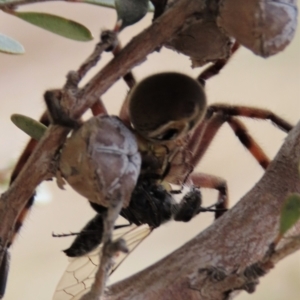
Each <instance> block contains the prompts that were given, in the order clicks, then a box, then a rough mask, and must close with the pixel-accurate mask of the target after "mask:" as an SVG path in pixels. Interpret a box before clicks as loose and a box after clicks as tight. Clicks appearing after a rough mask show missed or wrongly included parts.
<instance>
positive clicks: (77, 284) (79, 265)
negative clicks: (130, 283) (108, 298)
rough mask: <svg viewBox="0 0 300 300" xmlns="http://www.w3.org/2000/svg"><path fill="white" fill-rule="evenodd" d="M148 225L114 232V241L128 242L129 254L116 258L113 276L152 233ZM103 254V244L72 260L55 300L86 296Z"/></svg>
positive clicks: (59, 285)
mask: <svg viewBox="0 0 300 300" xmlns="http://www.w3.org/2000/svg"><path fill="white" fill-rule="evenodd" d="M151 231H152V229H151V228H150V227H149V226H148V225H141V226H137V225H130V226H128V227H122V228H119V229H117V230H115V231H114V236H113V240H116V239H119V238H123V239H124V240H125V241H126V244H127V248H128V250H129V251H128V253H120V254H118V256H117V257H116V258H115V264H114V266H113V268H112V269H111V271H110V274H112V273H113V272H114V271H115V270H116V269H117V268H118V267H119V266H120V264H121V263H122V262H123V261H124V260H125V259H126V257H127V256H128V255H129V254H130V253H131V252H132V251H133V250H134V249H135V248H136V247H137V246H138V245H139V244H140V243H141V242H142V241H143V240H144V239H145V238H146V237H147V236H148V235H149V234H150V233H151ZM101 253H102V244H101V245H100V246H99V247H98V248H96V249H95V250H94V251H91V252H90V253H88V254H87V255H84V256H79V257H74V258H70V264H69V265H68V267H67V269H66V271H65V273H64V274H63V276H62V277H61V279H60V281H59V283H58V285H57V287H56V291H55V293H54V296H53V300H76V299H80V298H81V297H82V296H83V295H84V294H86V293H87V292H88V291H89V290H90V288H91V286H92V284H93V282H94V278H95V274H96V272H97V269H98V266H99V263H100V259H101Z"/></svg>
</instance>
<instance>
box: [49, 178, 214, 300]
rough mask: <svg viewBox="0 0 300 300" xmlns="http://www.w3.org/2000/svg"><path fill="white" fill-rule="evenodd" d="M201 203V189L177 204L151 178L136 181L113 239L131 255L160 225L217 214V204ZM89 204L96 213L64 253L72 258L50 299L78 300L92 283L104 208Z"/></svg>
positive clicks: (97, 260) (195, 189)
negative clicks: (119, 240)
mask: <svg viewBox="0 0 300 300" xmlns="http://www.w3.org/2000/svg"><path fill="white" fill-rule="evenodd" d="M176 192H177V191H176ZM201 203H202V199H201V193H200V190H199V189H197V188H195V187H192V188H190V191H189V192H188V193H187V194H186V195H185V196H184V197H183V198H182V199H181V201H180V202H179V203H177V202H176V200H175V199H174V197H173V196H172V191H170V192H168V191H167V190H166V189H165V188H164V186H163V185H161V184H157V183H156V184H155V183H154V182H153V180H150V179H146V180H145V179H141V178H139V181H138V183H137V185H136V187H135V189H134V191H133V193H132V197H131V201H130V204H129V206H128V207H126V208H123V209H122V211H121V213H120V215H121V216H122V217H124V218H125V219H126V220H128V221H129V224H127V225H119V226H116V227H115V239H117V238H124V239H125V240H126V243H127V247H128V249H129V253H130V252H132V251H133V250H134V249H135V248H136V247H137V246H138V245H139V244H140V243H141V242H142V241H143V240H144V239H145V238H146V237H147V236H148V235H149V234H150V233H151V232H152V231H153V229H155V228H157V227H159V226H160V225H161V224H163V223H166V222H168V221H170V220H175V221H181V222H188V221H190V220H191V219H192V218H193V217H194V216H196V215H197V214H199V213H200V212H206V211H216V209H213V207H214V206H215V205H216V204H215V205H212V206H210V207H207V208H204V207H202V206H201ZM91 205H92V207H93V208H94V209H95V210H96V211H97V214H96V216H95V217H94V218H93V219H92V220H90V221H89V222H88V223H87V224H86V226H85V227H84V228H83V229H82V230H81V232H80V233H78V235H77V237H76V239H75V240H74V242H73V243H72V245H71V246H70V247H69V248H68V249H66V250H64V252H65V253H66V255H67V256H69V257H72V259H71V263H70V265H69V266H68V268H67V270H66V272H65V273H64V274H63V276H62V278H61V280H60V282H59V284H58V286H57V289H56V292H55V294H54V297H53V300H58V299H59V300H64V299H72V300H75V299H80V297H81V296H82V295H84V294H85V293H87V291H88V290H89V288H90V287H91V285H92V284H93V282H94V276H95V273H96V270H97V266H98V264H99V259H100V257H99V253H100V252H101V240H102V234H103V219H104V217H105V214H106V210H107V209H106V208H105V207H102V206H100V205H97V204H94V203H91ZM58 236H61V235H58ZM99 246H100V247H99ZM127 255H128V254H126V255H121V254H120V256H119V257H118V258H116V263H115V265H114V267H113V268H112V270H111V271H110V274H112V273H113V272H114V271H115V270H116V268H117V267H118V266H119V265H120V264H121V263H122V262H123V261H124V259H125V258H126V256H127Z"/></svg>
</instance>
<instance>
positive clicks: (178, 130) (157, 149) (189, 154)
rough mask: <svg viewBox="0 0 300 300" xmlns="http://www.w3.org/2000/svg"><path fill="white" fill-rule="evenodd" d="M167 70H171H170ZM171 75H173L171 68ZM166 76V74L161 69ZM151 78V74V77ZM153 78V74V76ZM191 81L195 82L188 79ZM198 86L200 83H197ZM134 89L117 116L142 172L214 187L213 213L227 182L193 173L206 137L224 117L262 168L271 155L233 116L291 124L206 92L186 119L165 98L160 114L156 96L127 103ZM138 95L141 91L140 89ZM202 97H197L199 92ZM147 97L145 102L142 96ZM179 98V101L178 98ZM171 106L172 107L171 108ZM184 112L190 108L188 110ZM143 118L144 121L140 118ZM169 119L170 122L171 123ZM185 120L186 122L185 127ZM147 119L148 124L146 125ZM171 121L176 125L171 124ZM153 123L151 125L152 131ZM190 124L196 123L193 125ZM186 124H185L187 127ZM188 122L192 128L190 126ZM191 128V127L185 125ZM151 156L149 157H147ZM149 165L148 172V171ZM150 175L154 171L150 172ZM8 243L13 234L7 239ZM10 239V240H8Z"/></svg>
mask: <svg viewBox="0 0 300 300" xmlns="http://www.w3.org/2000/svg"><path fill="white" fill-rule="evenodd" d="M237 48H238V44H235V45H234V46H233V48H232V53H233V52H235V50H236V49H237ZM227 61H228V59H224V60H218V61H217V62H216V63H214V64H213V65H212V66H211V67H209V68H208V69H206V70H205V71H204V72H202V73H201V74H200V75H199V77H198V78H197V80H198V82H199V83H200V84H199V83H198V86H200V89H202V90H203V86H204V83H205V80H207V79H209V78H210V77H212V76H214V75H216V74H217V73H218V72H219V71H220V70H221V69H222V68H223V66H224V65H225V64H226V63H227ZM171 74H172V73H171ZM173 75H174V76H175V77H177V75H178V74H177V75H176V74H174V73H173ZM166 76H168V75H167V74H166ZM125 78H127V79H129V80H128V82H130V84H129V86H130V87H132V86H133V85H134V84H133V83H134V80H133V77H132V74H131V73H128V74H127V75H126V76H125ZM150 78H151V77H150ZM152 78H155V76H154V77H152ZM192 81H193V82H196V81H194V80H192ZM157 84H158V83H157V82H156V83H155V88H154V87H153V86H152V88H151V87H150V88H149V91H150V92H149V95H150V96H151V94H150V93H151V91H159V90H160V88H158V86H157ZM172 86H173V83H172V80H170V86H169V87H168V86H166V85H165V84H162V89H163V88H165V89H166V90H169V89H170V88H172ZM201 86H202V87H201ZM136 92H138V87H137V88H134V89H133V90H132V92H131V93H129V96H128V97H127V98H126V100H125V101H124V104H123V106H122V108H121V112H120V119H121V120H122V121H123V122H124V124H126V125H127V126H128V127H129V126H131V124H132V125H133V127H134V130H135V132H136V134H137V136H138V140H139V147H140V148H139V150H140V152H141V154H142V161H143V167H142V173H141V174H143V172H145V170H146V172H145V173H146V174H150V176H152V175H153V174H154V175H155V174H156V175H158V176H157V177H156V178H155V181H156V183H157V184H165V183H167V184H168V183H173V184H177V185H180V186H182V185H183V184H185V183H187V184H193V185H195V186H196V187H199V188H201V187H204V188H212V189H216V190H217V191H218V192H219V196H218V205H217V206H216V208H217V209H218V210H217V211H216V217H218V216H220V215H221V214H222V213H223V212H224V210H223V209H224V208H225V209H227V208H228V196H227V185H226V182H225V180H224V179H222V178H219V177H216V176H213V175H208V174H203V173H195V172H192V170H193V168H194V167H195V166H197V164H198V163H199V161H200V160H201V158H202V157H203V155H204V154H205V152H206V150H207V149H208V147H209V145H210V143H211V141H212V140H213V138H214V136H215V134H216V132H217V131H218V129H219V128H220V127H221V126H222V125H223V124H224V123H225V122H227V123H228V124H229V125H230V127H231V128H232V129H233V131H234V132H235V134H236V135H237V137H238V138H239V139H240V141H241V142H242V144H243V145H244V146H245V147H246V148H247V149H248V150H249V151H250V153H251V154H252V155H253V156H254V157H255V159H256V160H257V161H258V163H259V164H260V165H261V166H262V167H263V168H264V169H266V168H267V166H268V164H269V162H270V160H269V158H268V157H267V156H266V154H265V153H264V152H263V150H262V149H261V148H260V146H259V145H258V144H257V143H256V142H255V141H254V139H253V138H252V137H251V136H250V135H249V134H248V133H247V130H246V128H245V126H244V125H243V123H242V122H241V121H240V120H238V119H237V118H236V117H237V116H242V117H249V118H257V119H269V120H271V121H272V122H273V123H274V124H275V125H277V126H278V127H279V128H280V129H282V130H283V131H285V132H288V131H289V130H291V128H292V125H290V124H289V123H288V122H286V121H285V120H283V119H281V118H280V117H278V116H277V115H275V114H273V113H272V112H270V111H267V110H263V109H259V108H250V107H245V106H229V105H226V104H220V105H210V106H208V107H206V103H205V96H204V98H203V97H202V100H203V99H204V102H203V101H201V100H200V101H199V99H198V100H197V101H194V102H193V100H192V101H191V103H190V104H191V105H194V106H193V109H187V108H186V107H183V110H185V109H187V111H186V113H187V120H185V121H184V122H182V120H181V119H180V118H181V116H182V115H181V113H182V111H181V110H180V109H179V110H176V109H173V107H174V99H167V100H168V101H169V102H167V103H165V105H164V109H163V111H162V112H163V114H159V113H158V111H157V110H156V109H155V106H154V105H153V102H152V101H150V100H149V99H157V100H156V101H158V103H160V99H159V98H156V96H155V97H154V98H153V97H147V98H146V97H145V98H144V97H142V98H140V97H138V98H136V99H138V101H136V102H135V101H133V102H132V104H130V99H131V98H132V95H133V94H134V93H136ZM139 92H140V93H141V94H142V95H143V90H141V91H139ZM200 98H201V97H200ZM147 99H148V101H147ZM182 102H183V101H182V100H181V99H178V101H175V103H177V104H179V105H180V104H181V103H182ZM183 103H184V102H183ZM130 106H132V107H133V108H135V110H134V109H133V110H132V111H130V110H129V109H128V108H129V107H130ZM141 106H142V107H143V108H144V110H146V111H147V115H146V116H144V117H141V115H140V113H139V108H138V107H141ZM170 108H171V109H170ZM194 109H196V110H197V114H194V112H195V111H194ZM92 111H93V113H94V114H95V115H97V114H99V113H107V111H106V109H105V107H104V105H103V104H102V103H101V101H99V102H97V103H96V104H95V105H94V106H93V107H92ZM166 111H171V112H175V115H174V118H175V119H171V120H168V121H167V122H166V123H161V122H162V119H161V116H163V115H164V113H165V112H166ZM191 111H192V113H190V114H189V112H191ZM145 121H147V122H145ZM172 121H173V122H172ZM41 122H42V123H44V124H46V125H48V124H49V119H48V117H47V114H44V115H43V116H42V118H41ZM186 123H189V126H185V124H186ZM147 124H148V125H149V124H150V126H149V127H147V126H148V125H147ZM174 125H175V126H174ZM153 126H154V127H155V130H153ZM194 126H195V127H194ZM189 127H190V128H189ZM192 127H194V128H193V129H192ZM189 129H192V130H189ZM35 144H36V142H35V141H33V140H31V141H30V142H29V144H28V145H27V147H26V149H25V150H24V152H23V154H22V155H21V157H20V159H19V161H18V163H17V166H16V168H15V170H14V172H13V174H12V177H11V182H12V181H13V180H14V179H15V178H16V176H17V174H18V173H19V172H20V170H21V168H22V166H23V165H24V162H26V160H27V159H28V157H29V156H30V153H31V152H32V150H33V148H34V147H35ZM149 158H150V161H149ZM147 166H148V168H149V167H150V171H151V172H149V170H147ZM154 177H155V176H154ZM32 204H33V197H32V198H31V199H29V200H28V203H27V205H26V207H25V208H24V210H23V212H22V213H21V214H20V217H19V219H18V220H17V222H16V226H15V232H16V233H17V232H18V230H19V228H20V227H21V225H22V223H23V221H24V219H25V217H26V215H27V212H28V210H29V208H30V207H31V205H32ZM12 242H13V239H12V241H11V243H12ZM11 243H10V244H11Z"/></svg>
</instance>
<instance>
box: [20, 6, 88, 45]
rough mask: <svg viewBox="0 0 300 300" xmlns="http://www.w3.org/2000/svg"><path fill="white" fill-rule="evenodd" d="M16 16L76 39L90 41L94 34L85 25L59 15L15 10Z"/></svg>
mask: <svg viewBox="0 0 300 300" xmlns="http://www.w3.org/2000/svg"><path fill="white" fill-rule="evenodd" d="M14 15H15V16H16V17H19V18H21V19H22V20H24V21H27V22H29V23H31V24H33V25H36V26H39V27H41V28H43V29H46V30H48V31H51V32H53V33H56V34H58V35H61V36H63V37H66V38H69V39H72V40H76V41H82V42H85V41H90V40H92V39H93V36H92V34H91V32H90V31H89V29H88V28H86V27H85V26H83V25H81V24H79V23H77V22H75V21H72V20H68V19H65V18H62V17H59V16H55V15H50V14H46V13H36V12H15V13H14Z"/></svg>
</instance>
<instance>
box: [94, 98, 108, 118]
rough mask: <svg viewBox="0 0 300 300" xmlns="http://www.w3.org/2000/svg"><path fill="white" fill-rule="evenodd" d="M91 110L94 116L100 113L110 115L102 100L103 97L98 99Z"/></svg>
mask: <svg viewBox="0 0 300 300" xmlns="http://www.w3.org/2000/svg"><path fill="white" fill-rule="evenodd" d="M91 111H92V113H93V116H98V115H102V114H103V115H108V112H107V110H106V108H105V106H104V104H103V102H102V100H101V99H99V100H98V101H96V102H95V103H94V104H93V106H92V107H91Z"/></svg>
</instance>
